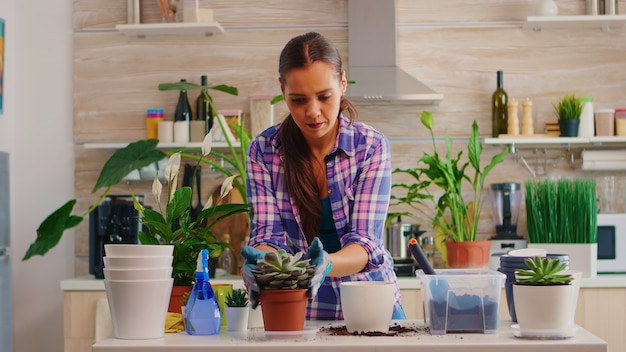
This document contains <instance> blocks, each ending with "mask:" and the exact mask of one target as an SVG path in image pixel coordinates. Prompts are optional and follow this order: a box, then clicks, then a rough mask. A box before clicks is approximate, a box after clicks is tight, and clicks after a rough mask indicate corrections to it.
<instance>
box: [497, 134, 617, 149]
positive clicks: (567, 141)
mask: <svg viewBox="0 0 626 352" xmlns="http://www.w3.org/2000/svg"><path fill="white" fill-rule="evenodd" d="M620 143H626V137H618V136H615V137H613V136H607V137H545V138H541V137H539V138H537V137H530V138H524V137H519V138H485V144H491V145H510V146H511V147H515V146H520V145H542V146H546V145H562V146H569V145H585V144H588V145H592V146H593V145H596V146H597V145H603V144H620Z"/></svg>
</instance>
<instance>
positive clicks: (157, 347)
mask: <svg viewBox="0 0 626 352" xmlns="http://www.w3.org/2000/svg"><path fill="white" fill-rule="evenodd" d="M421 323H422V321H421V320H420V321H406V322H405V323H401V324H400V325H403V324H421ZM392 324H393V323H392ZM510 324H511V322H510V321H508V322H507V321H502V322H501V323H500V327H499V329H498V333H497V334H447V335H430V334H428V333H425V332H421V333H415V334H407V335H404V334H401V335H399V336H393V337H390V336H380V337H372V336H332V335H330V334H329V333H327V332H320V331H318V332H317V333H316V335H315V337H314V338H313V339H311V340H309V339H304V338H300V339H281V340H279V339H267V338H266V337H265V334H264V333H263V331H252V332H248V333H229V332H222V333H220V334H219V335H212V336H189V335H187V334H186V333H176V334H165V337H163V338H160V339H152V340H121V339H115V338H108V339H104V340H102V341H100V342H98V343H96V344H94V345H93V352H120V351H130V350H132V351H133V352H166V351H172V352H174V351H175V352H179V351H180V352H206V351H254V352H265V351H267V352H270V351H271V352H275V351H290V350H294V351H295V350H297V351H299V352H308V351H311V352H319V351H320V350H339V349H341V351H343V352H351V351H358V352H365V351H383V350H384V351H387V352H393V351H396V352H401V351H407V352H408V351H411V352H413V351H416V350H418V349H419V350H420V351H432V352H443V351H446V352H449V351H463V352H490V351H494V352H495V351H498V352H500V351H504V350H506V351H507V352H522V351H530V350H533V349H536V350H538V351H550V352H561V351H562V352H604V351H607V343H606V342H605V341H603V340H601V339H600V338H598V337H596V336H594V335H593V334H591V333H590V332H588V331H587V330H585V329H583V328H578V329H577V330H576V334H575V336H574V337H572V338H568V339H562V340H528V339H520V338H517V337H515V336H514V335H513V330H512V329H511V326H510ZM320 325H321V326H331V325H333V326H342V325H344V324H343V323H342V322H332V323H328V322H326V323H323V322H316V321H311V322H307V326H308V327H313V326H316V327H319V326H320Z"/></svg>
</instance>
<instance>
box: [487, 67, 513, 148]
mask: <svg viewBox="0 0 626 352" xmlns="http://www.w3.org/2000/svg"><path fill="white" fill-rule="evenodd" d="M497 78H498V79H497V81H498V83H497V88H496V91H495V92H493V95H492V97H491V109H492V110H491V131H492V132H491V135H492V137H494V138H495V137H498V135H500V134H506V132H507V126H508V123H509V118H508V116H509V115H508V114H509V113H508V108H507V103H508V100H509V97H508V95H507V94H506V91H505V90H504V85H503V82H502V71H498V77H497Z"/></svg>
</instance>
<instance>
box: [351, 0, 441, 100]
mask: <svg viewBox="0 0 626 352" xmlns="http://www.w3.org/2000/svg"><path fill="white" fill-rule="evenodd" d="M395 5H396V4H395V0H348V50H349V55H350V57H349V59H350V64H349V66H348V68H346V75H347V78H348V80H352V81H354V82H355V83H354V84H348V89H347V91H346V96H347V97H348V98H350V100H352V101H355V102H359V101H361V102H362V101H369V102H375V101H408V102H413V103H416V104H439V103H440V102H441V100H442V99H443V94H439V93H437V92H435V91H434V90H432V89H431V88H429V87H427V86H426V85H425V84H423V83H422V82H420V81H419V80H417V79H415V78H414V77H412V76H411V75H409V74H408V73H407V72H406V71H404V70H403V69H401V68H400V67H397V66H396V64H397V61H396V6H395Z"/></svg>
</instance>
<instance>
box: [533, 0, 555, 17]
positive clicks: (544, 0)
mask: <svg viewBox="0 0 626 352" xmlns="http://www.w3.org/2000/svg"><path fill="white" fill-rule="evenodd" d="M535 14H536V15H537V16H558V15H559V7H558V6H557V4H556V3H555V2H554V0H539V2H538V3H537V7H535Z"/></svg>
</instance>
